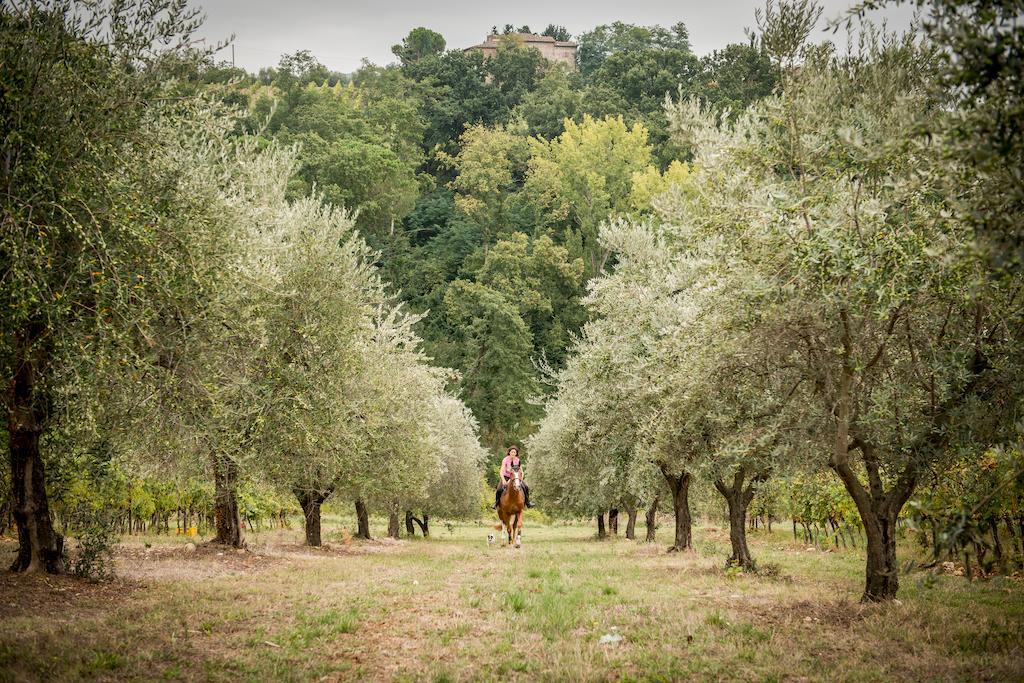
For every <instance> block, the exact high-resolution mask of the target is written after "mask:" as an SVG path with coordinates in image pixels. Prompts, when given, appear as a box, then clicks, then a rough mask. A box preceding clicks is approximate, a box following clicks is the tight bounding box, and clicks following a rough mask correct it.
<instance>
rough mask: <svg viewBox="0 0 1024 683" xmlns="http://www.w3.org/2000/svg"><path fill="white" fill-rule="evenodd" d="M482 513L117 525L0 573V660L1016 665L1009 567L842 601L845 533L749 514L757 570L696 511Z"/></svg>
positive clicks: (831, 671) (111, 672)
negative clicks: (69, 573)
mask: <svg viewBox="0 0 1024 683" xmlns="http://www.w3.org/2000/svg"><path fill="white" fill-rule="evenodd" d="M487 533H488V528H487V526H486V525H485V524H483V523H481V524H479V525H457V526H456V527H455V529H454V530H453V531H452V532H451V533H449V531H448V530H446V529H444V528H442V529H440V530H439V532H437V533H436V537H435V538H433V539H430V540H428V541H418V542H415V543H410V542H401V543H395V542H369V543H362V544H360V543H347V544H346V543H343V542H341V541H332V542H333V543H335V545H332V546H331V547H329V548H327V549H324V550H322V551H310V550H307V549H304V548H303V547H302V546H301V545H300V543H301V531H300V530H298V529H294V530H291V531H275V532H266V533H262V534H255V535H250V545H251V546H252V547H253V552H250V553H234V552H230V551H227V552H224V553H223V554H217V553H218V551H217V550H216V549H208V548H204V547H202V546H200V549H199V550H198V551H196V552H192V553H187V552H185V550H184V543H183V542H182V541H179V540H178V539H167V538H166V537H145V538H133V539H126V541H125V543H124V544H123V545H122V547H121V548H120V549H119V551H118V571H119V575H120V577H121V578H119V579H117V580H116V581H114V582H113V583H107V584H98V585H96V584H86V583H82V582H80V581H76V580H74V579H71V578H66V577H57V578H53V577H21V576H13V575H10V574H7V575H0V681H20V680H78V679H88V680H100V681H121V680H154V679H162V680H211V681H221V680H223V681H228V680H232V681H234V680H251V681H262V680H282V681H305V680H328V681H329V680H366V679H369V680H397V681H424V680H427V681H464V680H474V681H476V680H485V681H487V680H542V681H544V680H635V681H646V680H651V681H667V680H679V679H699V680H721V679H738V680H750V681H773V680H794V679H796V680H801V679H803V680H824V679H828V680H835V679H839V680H851V681H862V680H866V681H873V680H889V679H894V678H899V679H908V680H933V679H942V680H1020V679H1022V678H1024V586H1022V585H1021V583H1020V582H1019V581H1017V580H1013V579H994V580H991V581H985V582H975V583H970V582H968V581H966V580H964V579H963V578H960V577H953V576H938V577H935V578H932V579H929V580H924V577H920V576H915V575H910V576H905V577H902V579H901V583H902V587H901V590H900V597H899V603H898V604H892V605H885V606H861V605H859V604H857V602H856V600H857V598H858V597H859V595H860V590H861V587H862V586H861V584H862V570H863V569H862V562H863V559H862V557H861V555H860V554H859V552H858V551H855V550H850V551H840V552H830V553H824V552H818V551H809V550H807V549H806V547H805V546H804V545H802V544H794V543H792V542H791V540H790V539H791V537H789V538H787V536H786V534H785V533H775V534H773V535H769V534H767V533H765V532H759V533H756V534H752V536H751V546H752V551H753V553H754V554H755V556H756V557H757V559H758V560H759V562H760V563H761V566H762V567H771V568H772V571H771V572H769V573H762V574H758V575H755V574H749V573H740V572H735V571H731V570H728V569H725V568H724V555H723V554H724V553H725V552H726V550H727V548H728V537H727V533H726V532H725V531H723V530H721V529H717V528H714V527H702V528H698V529H697V530H696V531H695V537H696V538H697V539H698V543H697V547H698V551H697V552H694V553H681V554H679V553H673V554H667V553H665V552H664V543H662V544H657V545H654V544H651V545H647V544H641V543H634V542H630V541H626V540H625V539H616V540H610V541H604V542H597V541H595V540H593V538H592V531H591V530H590V529H589V528H583V527H575V526H551V527H538V526H531V527H528V529H527V534H524V540H525V544H524V546H523V548H521V549H519V550H514V549H508V548H504V547H488V546H487V545H486V543H485V538H486V534H487ZM328 537H329V538H331V539H340V538H343V537H344V534H341V533H331V534H330V535H329V536H328ZM663 540H664V539H663ZM144 543H150V544H151V545H152V546H153V547H152V548H151V549H145V548H144V545H143V544H144ZM11 549H12V544H11V542H10V541H5V542H4V543H3V544H2V545H0V554H6V553H8V552H10V551H11ZM5 559H6V558H5V557H0V561H3V560H5ZM606 635H608V636H621V640H617V639H615V638H612V640H615V641H616V642H611V643H602V642H601V638H602V636H606Z"/></svg>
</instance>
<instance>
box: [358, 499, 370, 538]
mask: <svg viewBox="0 0 1024 683" xmlns="http://www.w3.org/2000/svg"><path fill="white" fill-rule="evenodd" d="M356 526H357V529H356V536H358V537H359V538H364V539H366V540H370V515H369V513H367V511H366V503H365V502H364V501H363V499H362V498H356Z"/></svg>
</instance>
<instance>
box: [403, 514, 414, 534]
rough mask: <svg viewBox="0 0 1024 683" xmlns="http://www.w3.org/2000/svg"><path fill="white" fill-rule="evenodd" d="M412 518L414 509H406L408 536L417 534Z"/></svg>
mask: <svg viewBox="0 0 1024 683" xmlns="http://www.w3.org/2000/svg"><path fill="white" fill-rule="evenodd" d="M412 520H413V516H412V510H406V511H405V535H406V536H415V535H416V527H414V526H413V525H412Z"/></svg>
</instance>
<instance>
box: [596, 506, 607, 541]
mask: <svg viewBox="0 0 1024 683" xmlns="http://www.w3.org/2000/svg"><path fill="white" fill-rule="evenodd" d="M607 536H608V533H607V532H606V531H605V530H604V513H603V512H599V513H597V538H598V539H599V540H600V539H604V538H606V537H607Z"/></svg>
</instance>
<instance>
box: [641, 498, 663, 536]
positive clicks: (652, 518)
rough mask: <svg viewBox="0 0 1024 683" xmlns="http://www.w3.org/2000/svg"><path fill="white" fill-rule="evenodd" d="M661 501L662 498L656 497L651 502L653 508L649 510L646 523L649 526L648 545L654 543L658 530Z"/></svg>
mask: <svg viewBox="0 0 1024 683" xmlns="http://www.w3.org/2000/svg"><path fill="white" fill-rule="evenodd" d="M660 501H661V496H655V497H654V500H653V501H651V507H649V508H647V515H646V518H645V522H646V524H647V538H646V541H647V542H648V543H653V542H654V539H655V534H656V533H657V530H658V503H659V502H660Z"/></svg>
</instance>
